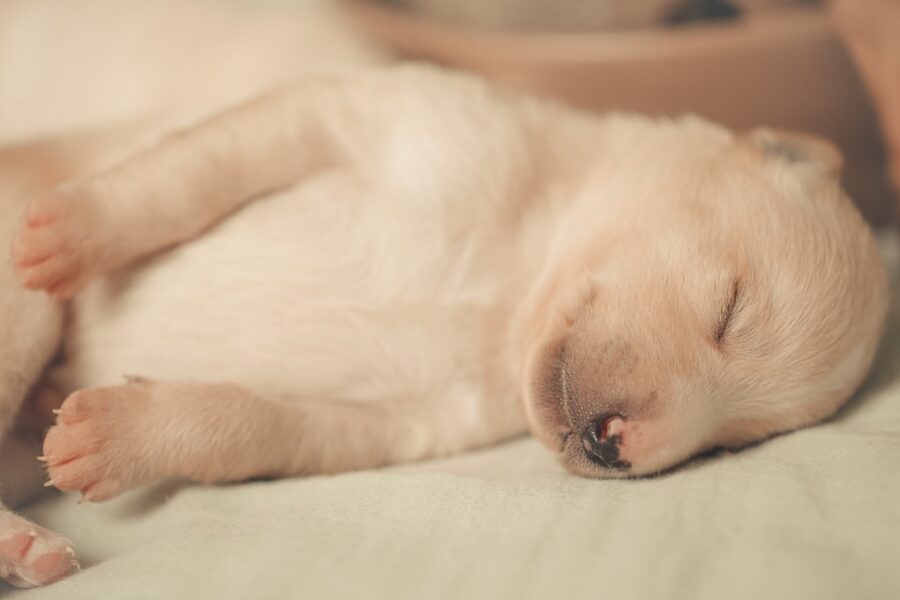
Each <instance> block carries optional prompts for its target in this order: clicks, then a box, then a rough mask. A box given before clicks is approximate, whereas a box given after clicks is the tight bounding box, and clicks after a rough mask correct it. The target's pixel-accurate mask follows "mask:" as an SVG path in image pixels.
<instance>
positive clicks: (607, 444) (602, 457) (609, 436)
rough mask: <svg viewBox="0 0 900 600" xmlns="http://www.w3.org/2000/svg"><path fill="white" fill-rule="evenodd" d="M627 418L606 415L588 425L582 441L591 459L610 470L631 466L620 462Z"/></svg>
mask: <svg viewBox="0 0 900 600" xmlns="http://www.w3.org/2000/svg"><path fill="white" fill-rule="evenodd" d="M624 426H625V418H624V417H622V415H619V414H615V413H613V414H605V415H601V416H599V417H597V418H596V419H594V420H592V421H591V422H590V423H588V426H587V427H586V428H585V429H584V433H582V434H581V441H582V444H583V445H584V449H585V452H586V453H587V456H588V458H589V459H591V460H592V461H593V462H598V463H600V464H602V465H603V466H604V467H607V468H610V469H627V468H628V467H630V466H631V465H630V464H628V463H627V462H625V461H622V460H619V442H620V441H621V439H622V437H621V434H622V430H623V428H624Z"/></svg>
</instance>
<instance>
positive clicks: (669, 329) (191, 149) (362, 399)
mask: <svg viewBox="0 0 900 600" xmlns="http://www.w3.org/2000/svg"><path fill="white" fill-rule="evenodd" d="M140 131H141V133H139V134H135V133H134V132H133V131H131V130H123V131H122V132H121V133H119V134H117V133H115V132H112V133H108V134H104V135H102V136H100V137H98V138H93V137H85V138H83V139H80V140H73V141H70V142H67V144H71V146H70V147H71V148H79V149H80V151H75V150H73V151H69V152H64V151H62V150H60V148H61V146H60V145H59V144H56V143H50V144H48V145H45V146H39V147H37V148H19V149H17V150H16V151H15V152H13V151H11V152H13V153H12V155H13V156H17V157H19V158H20V159H21V157H22V156H23V155H25V154H23V153H26V152H27V153H30V154H28V156H30V157H31V159H29V162H31V161H35V160H37V158H36V157H38V156H43V157H44V158H43V161H44V163H45V164H47V163H53V164H55V165H57V166H58V168H57V169H54V171H58V172H59V173H61V174H62V175H60V176H61V177H63V178H65V179H66V183H64V184H62V185H58V186H54V185H50V184H51V183H52V181H47V182H46V185H44V186H36V188H42V189H38V191H35V192H33V193H31V194H29V196H30V205H29V207H28V209H27V211H26V212H25V220H24V223H23V225H22V228H21V229H20V231H19V232H18V233H17V234H16V235H15V240H14V242H13V244H12V256H13V261H14V264H15V267H16V271H17V275H18V277H19V279H20V280H21V282H23V283H24V285H25V286H26V287H29V288H33V289H36V290H46V291H49V292H50V293H51V294H52V295H54V296H55V297H56V298H58V299H69V298H73V300H72V302H71V304H70V305H69V310H70V317H69V319H68V323H67V325H66V327H65V329H64V330H62V329H61V328H60V326H59V323H60V321H59V319H60V315H61V310H60V308H59V307H58V306H55V305H53V304H51V303H48V302H47V300H46V298H44V297H43V296H41V295H40V294H34V293H31V294H29V293H26V292H23V291H20V290H17V291H15V292H14V293H12V296H11V298H12V299H13V301H14V302H16V304H12V305H11V306H12V308H11V309H10V312H9V313H8V314H4V315H2V321H0V322H2V323H5V324H8V325H7V326H8V327H9V326H12V325H13V324H15V326H16V327H25V326H27V327H30V328H33V330H32V333H33V335H32V337H31V340H32V341H28V340H27V339H26V341H20V339H22V338H21V337H19V336H17V337H16V342H15V343H16V344H20V343H21V344H22V347H21V348H19V349H16V348H17V347H15V346H14V347H13V349H14V356H15V360H17V361H19V362H18V363H17V362H14V361H11V362H10V364H11V365H13V366H14V368H12V369H10V370H9V373H7V372H6V371H4V373H3V377H8V378H10V381H13V379H12V378H13V377H18V380H16V381H19V382H20V383H19V384H18V385H19V388H10V389H17V390H18V391H17V392H15V393H13V394H10V396H9V398H8V399H6V400H5V402H6V406H7V410H6V414H11V413H13V412H15V406H16V405H17V404H18V403H19V402H21V396H22V390H23V389H24V387H26V386H27V384H28V383H32V384H33V383H35V382H36V378H37V373H38V372H39V371H40V369H41V368H42V367H43V366H44V364H45V363H46V361H47V359H48V358H49V356H50V355H51V353H52V352H54V351H55V349H56V345H55V343H56V340H57V338H58V336H62V337H63V338H64V345H63V354H62V358H61V360H60V361H59V363H58V364H56V365H55V366H54V367H53V369H52V370H51V372H50V374H49V377H48V379H47V380H46V382H48V383H52V385H54V386H56V387H58V388H60V389H61V390H62V392H63V393H64V394H66V395H68V398H67V399H66V401H65V402H64V403H63V405H62V407H61V409H60V411H59V414H58V417H57V421H56V425H55V426H54V427H53V428H52V429H51V430H50V432H49V433H48V435H47V437H46V440H45V442H44V454H45V457H44V459H45V460H46V463H47V468H48V471H49V475H50V481H51V483H52V484H53V485H55V486H57V487H59V488H60V489H63V490H77V491H81V493H82V494H83V495H84V497H85V498H86V499H88V500H95V501H99V500H104V499H107V498H110V497H113V496H115V495H117V494H119V493H121V492H123V491H125V490H127V489H130V488H132V487H135V486H138V485H142V484H144V483H147V482H149V481H152V480H155V479H158V478H163V477H171V476H182V477H188V478H192V479H194V480H197V481H201V482H220V481H238V480H242V479H246V478H250V477H260V476H277V477H280V476H290V475H299V474H309V473H335V472H340V471H346V470H352V469H362V468H371V467H378V466H382V465H388V464H395V463H399V462H406V461H412V460H420V459H425V458H430V457H435V456H440V455H446V454H450V453H455V452H460V451H463V450H466V449H470V448H474V447H477V446H481V445H485V444H490V443H496V442H498V441H500V440H503V439H505V438H508V437H511V436H515V435H519V434H522V433H524V432H525V431H527V429H528V428H529V427H530V429H531V431H532V432H533V433H534V434H535V435H536V436H537V437H538V438H540V439H541V440H542V441H543V442H544V443H546V444H547V446H548V447H549V448H550V449H551V450H552V451H554V452H556V453H558V454H559V456H560V459H561V461H562V463H563V464H564V465H565V466H566V467H567V468H569V469H570V470H572V471H573V472H575V473H579V474H583V475H588V476H593V477H621V476H628V475H642V474H648V473H655V472H659V471H661V470H664V469H667V468H670V467H672V466H674V465H676V464H677V463H679V462H681V461H683V460H686V459H688V458H689V457H690V456H692V455H694V454H696V453H698V452H701V451H703V450H705V449H708V448H711V447H714V446H728V447H736V446H740V445H743V444H746V443H749V442H752V441H756V440H760V439H763V438H765V437H767V436H770V435H773V434H775V433H779V432H783V431H789V430H792V429H796V428H798V427H803V426H807V425H810V424H812V423H815V422H817V421H819V420H821V419H823V418H825V417H827V416H828V415H830V414H831V413H833V412H834V410H836V409H837V408H838V407H839V406H840V405H841V403H842V402H843V401H845V400H846V399H847V397H848V396H849V395H850V394H851V393H852V392H853V390H854V389H856V387H857V386H858V385H859V383H860V381H861V379H862V377H863V376H864V374H865V372H866V371H867V369H868V367H869V364H870V362H871V360H872V356H873V353H874V350H875V346H876V344H877V340H878V336H879V333H880V329H881V326H882V324H883V319H884V313H885V310H886V306H887V290H886V283H885V274H884V267H883V266H882V264H881V262H880V259H879V257H878V254H877V251H876V249H875V246H874V243H873V240H872V236H871V233H870V232H869V230H868V228H867V226H866V225H865V223H863V221H862V220H861V218H860V217H859V215H858V213H857V212H856V210H855V209H854V208H853V206H852V204H851V203H850V202H849V200H848V199H847V198H846V197H845V196H844V195H843V193H842V192H841V190H840V188H839V186H838V184H837V181H836V177H835V173H836V171H837V169H838V168H839V165H838V158H837V156H838V155H837V154H836V153H835V152H834V151H833V150H832V149H830V148H829V147H828V146H827V145H824V143H823V142H819V141H817V140H808V139H803V138H796V137H792V136H787V135H784V134H780V133H777V132H768V131H764V130H760V131H756V132H752V133H750V134H746V135H735V134H733V133H731V132H729V131H727V130H724V129H722V128H720V127H718V126H716V125H713V124H710V123H707V122H704V121H702V120H699V119H695V118H685V119H679V120H674V121H653V120H649V119H645V118H642V117H634V116H623V115H611V116H607V117H596V116H591V115H587V114H583V113H580V112H577V111H574V110H570V109H567V108H564V107H560V106H557V105H553V104H550V103H545V102H542V101H538V100H534V99H530V98H525V97H521V96H519V95H517V94H514V93H512V92H508V91H506V90H502V89H498V88H495V87H493V86H491V85H489V84H486V83H484V82H482V81H480V80H477V79H475V78H471V77H467V76H463V75H457V74H452V73H447V72H442V71H440V70H437V69H434V68H429V67H415V66H407V67H399V68H387V69H374V70H366V71H360V72H355V73H352V72H344V73H341V74H334V75H316V76H307V77H302V78H301V79H300V80H299V81H298V82H297V83H295V84H293V85H291V86H288V87H286V88H283V89H281V90H279V91H275V92H272V93H270V94H268V95H266V96H264V97H262V98H260V99H258V100H254V101H251V102H248V103H245V104H243V105H241V106H239V107H237V108H234V109H231V110H229V111H227V112H225V113H223V114H220V115H218V116H215V117H212V118H209V119H207V120H205V121H202V122H200V123H198V124H196V125H194V126H192V127H190V128H189V129H186V130H183V131H181V132H179V133H176V134H174V135H169V136H165V137H163V138H162V139H161V140H160V141H158V142H156V143H154V144H153V145H150V146H148V147H145V148H144V149H142V150H139V151H137V152H136V153H134V152H132V150H133V148H132V147H131V146H133V145H137V144H135V142H134V140H135V139H136V138H141V139H150V138H153V137H154V134H153V133H152V132H153V131H154V128H153V126H152V125H151V126H150V127H149V129H147V128H146V126H142V127H141V129H140ZM148 131H150V133H149V134H148V133H147V132H148ZM129 140H131V141H129ZM141 145H142V144H141ZM42 153H43V154H42ZM97 165H106V166H102V167H98V166H97ZM109 165H112V166H109ZM69 175H71V176H72V177H69ZM51 179H53V178H51ZM14 208H15V207H13V208H10V209H4V210H14ZM5 283H6V285H7V287H8V288H9V289H16V288H14V286H13V282H11V281H9V277H8V276H7V280H6V282H5ZM7 293H10V292H7ZM17 298H18V300H17ZM728 313H731V314H730V318H729V314H728ZM29 319H30V320H32V324H31V325H29ZM35 321H36V322H35ZM4 339H6V337H4ZM20 357H21V358H20ZM15 365H21V366H15ZM3 368H4V369H7V368H8V367H7V366H5V365H4V367H3ZM123 376H129V379H127V380H125V379H123ZM22 381H24V382H25V383H21V382H22ZM610 415H612V416H613V417H614V418H615V419H618V421H617V424H616V426H615V429H614V432H615V435H611V436H607V437H603V436H602V435H601V434H604V432H597V431H596V428H597V423H596V420H597V419H598V418H603V417H608V418H613V417H609V416H610ZM7 422H9V420H8V421H7ZM604 422H605V421H604ZM611 431H613V430H611ZM593 434H596V435H598V436H600V437H603V439H599V440H595V441H596V442H597V445H596V446H591V443H590V441H589V436H590V435H593ZM10 518H11V519H12V518H13V516H11V517H10ZM16 518H17V517H16ZM17 526H18V525H17ZM10 527H11V528H12V529H13V531H15V527H13V526H10ZM15 535H18V534H15ZM15 535H12V534H11V535H10V536H9V537H8V538H6V539H8V540H13V541H15V540H19V539H20V538H17V537H15ZM40 539H41V540H44V539H47V538H46V537H45V536H41V537H40ZM10 543H11V544H12V542H10ZM16 543H18V542H16ZM3 544H4V539H3V537H2V531H0V558H3V559H4V560H6V561H7V563H6V564H7V565H8V566H7V569H8V572H9V573H10V577H11V578H18V583H20V584H21V583H23V581H24V583H40V582H43V581H48V580H52V579H53V578H54V577H58V576H60V575H61V574H63V573H65V572H66V571H67V570H68V568H69V564H70V563H69V562H66V560H64V557H65V556H67V555H66V554H65V551H64V548H65V545H64V542H59V544H60V545H58V546H56V547H55V548H57V549H56V550H54V551H53V553H50V554H49V555H50V556H52V557H58V562H57V563H54V564H53V565H52V566H53V567H54V568H52V569H51V568H49V567H48V568H45V569H43V570H41V569H37V568H36V567H33V565H31V566H29V565H30V563H29V564H20V563H16V561H14V560H12V559H11V558H9V556H7V555H6V554H4V547H3ZM12 545H13V546H15V544H12ZM48 560H49V559H48ZM28 569H31V570H30V571H29V570H28ZM25 575H29V576H30V579H29V577H26V576H25Z"/></svg>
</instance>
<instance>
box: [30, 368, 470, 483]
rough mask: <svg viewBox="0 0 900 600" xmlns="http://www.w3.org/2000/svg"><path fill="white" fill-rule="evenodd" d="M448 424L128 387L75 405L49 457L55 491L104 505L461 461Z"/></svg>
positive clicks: (234, 389)
mask: <svg viewBox="0 0 900 600" xmlns="http://www.w3.org/2000/svg"><path fill="white" fill-rule="evenodd" d="M447 417H448V415H447V414H446V410H445V411H444V414H443V416H441V415H438V414H437V411H434V413H433V414H432V413H428V414H415V413H413V411H412V407H410V406H407V407H404V408H403V409H401V408H399V407H397V408H391V407H384V406H379V407H369V406H363V405H356V404H346V403H332V402H299V403H297V402H286V401H283V400H279V399H274V398H267V397H260V396H258V395H256V394H254V393H252V392H250V391H248V390H246V389H244V388H241V387H238V386H235V385H230V384H207V383H190V382H175V383H163V382H156V381H147V380H131V381H129V383H127V384H126V385H123V386H119V387H110V388H97V389H87V390H82V391H79V392H76V393H74V394H72V395H71V396H69V397H68V398H67V399H66V401H65V402H64V403H63V406H62V410H61V412H60V413H59V415H58V420H57V425H56V426H55V427H53V428H52V429H51V430H50V432H49V433H48V434H47V437H46V440H45V442H44V454H45V456H46V460H47V466H48V470H49V473H50V481H51V482H52V483H53V485H55V486H56V487H58V488H59V489H62V490H67V491H76V490H77V491H80V492H81V493H82V494H83V495H84V497H85V498H86V499H87V500H93V501H100V500H106V499H108V498H112V497H113V496H116V495H117V494H119V493H121V492H123V491H125V490H127V489H130V488H133V487H136V486H139V485H142V484H145V483H148V482H150V481H153V480H156V479H160V478H165V477H186V478H189V479H192V480H194V481H200V482H206V483H212V482H227V481H240V480H245V479H248V478H254V477H281V476H290V475H299V474H314V473H337V472H342V471H349V470H355V469H365V468H372V467H378V466H383V465H389V464H394V463H401V462H408V461H413V460H418V459H424V458H428V457H432V456H435V455H437V454H441V453H447V452H450V451H458V450H459V449H461V448H464V447H466V445H467V444H466V440H462V439H460V436H459V435H458V433H459V431H458V430H459V428H458V427H455V426H454V424H453V422H452V416H450V419H449V420H448V418H447ZM451 433H452V435H451ZM468 445H469V446H471V445H473V444H472V442H471V440H470V441H469V443H468Z"/></svg>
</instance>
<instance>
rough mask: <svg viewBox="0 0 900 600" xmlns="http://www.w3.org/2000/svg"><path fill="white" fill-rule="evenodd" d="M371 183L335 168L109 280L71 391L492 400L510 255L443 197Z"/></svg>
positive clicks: (87, 322)
mask: <svg viewBox="0 0 900 600" xmlns="http://www.w3.org/2000/svg"><path fill="white" fill-rule="evenodd" d="M360 192H361V188H360V186H358V185H357V184H356V183H354V181H353V180H352V179H349V178H347V177H342V176H340V175H332V176H328V177H325V178H321V179H319V180H317V181H314V182H311V183H309V184H306V185H304V186H302V187H299V188H296V189H294V190H292V191H289V192H286V193H283V194H280V195H278V196H274V197H272V198H268V199H264V200H262V201H259V202H257V203H255V204H253V205H251V206H250V207H248V208H247V209H245V210H243V211H241V212H239V213H237V214H236V215H234V216H232V217H230V218H229V219H228V220H227V221H226V222H224V223H222V224H221V225H220V226H219V227H217V228H215V229H214V230H212V231H210V232H208V233H206V234H204V235H203V236H201V237H199V238H198V239H196V240H193V241H191V242H189V243H187V244H185V245H183V246H181V247H179V248H176V249H174V250H172V251H169V252H167V253H165V254H164V255H161V256H159V257H157V258H155V259H153V260H150V261H148V262H146V263H145V264H142V265H138V266H137V267H135V268H133V269H132V270H131V271H129V272H127V273H124V274H122V275H119V276H116V277H114V278H111V279H109V280H107V281H103V282H99V283H98V284H96V285H94V286H93V287H92V288H91V289H89V290H88V291H86V292H85V293H84V294H83V295H82V297H80V298H79V299H78V301H77V302H76V303H75V305H74V307H73V315H72V322H71V326H70V330H69V334H68V336H67V345H66V352H65V355H64V360H63V363H62V364H61V365H60V367H59V368H57V369H56V370H55V372H54V374H53V377H54V379H55V380H56V382H57V383H58V384H59V385H60V386H61V387H62V388H63V389H65V390H66V391H71V390H74V389H77V388H84V387H91V386H98V385H110V384H116V383H119V382H121V381H122V377H123V375H143V376H148V377H155V378H161V379H193V380H208V381H230V382H234V383H239V384H242V385H245V386H248V387H250V388H252V389H254V390H258V391H260V392H262V393H271V394H278V395H283V396H285V397H291V398H315V399H347V400H355V401H396V402H407V401H419V400H420V399H429V398H437V397H445V396H446V395H447V394H448V393H449V394H452V395H454V396H457V397H460V398H465V397H469V398H471V399H472V401H473V402H478V398H477V396H478V394H480V393H481V389H482V383H481V382H482V378H483V373H482V365H483V364H484V357H483V356H482V351H483V346H484V339H483V337H482V335H483V334H482V332H483V331H484V328H483V327H482V320H483V319H484V314H485V309H486V308H487V307H488V306H489V305H490V304H491V302H493V301H494V300H495V298H494V294H495V292H494V290H493V289H491V286H490V284H487V283H480V282H488V281H492V280H494V278H493V277H491V273H490V271H491V269H492V268H493V267H494V266H492V265H490V264H488V263H486V262H484V261H483V260H480V257H479V256H478V255H479V254H480V250H478V246H479V244H481V242H479V240H478V233H477V231H476V232H473V233H472V234H471V239H469V240H468V241H467V242H464V243H463V246H464V247H461V246H460V245H459V239H458V237H457V236H456V235H451V234H449V233H446V232H442V231H440V230H439V229H437V228H436V225H434V224H435V223H439V222H440V219H436V218H434V216H433V215H428V214H427V209H425V210H404V208H403V207H402V206H397V203H396V202H395V201H394V199H390V198H379V197H378V195H377V194H373V193H372V192H371V190H368V191H367V193H366V194H365V195H363V194H361V193H360ZM419 208H420V209H421V207H419ZM453 244H456V245H455V246H454V245H453ZM461 256H463V257H464V256H467V257H469V258H468V259H463V258H459V257H461Z"/></svg>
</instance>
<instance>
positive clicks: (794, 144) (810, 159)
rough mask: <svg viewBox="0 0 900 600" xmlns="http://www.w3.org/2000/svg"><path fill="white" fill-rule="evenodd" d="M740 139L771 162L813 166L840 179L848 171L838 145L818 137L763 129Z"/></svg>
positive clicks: (755, 130) (748, 133) (751, 132)
mask: <svg viewBox="0 0 900 600" xmlns="http://www.w3.org/2000/svg"><path fill="white" fill-rule="evenodd" d="M739 139H741V141H742V142H744V143H748V144H750V145H751V146H752V147H753V148H754V149H755V150H756V151H758V152H761V153H762V155H763V156H764V157H765V158H766V159H769V160H782V161H786V162H789V163H795V164H806V165H810V166H813V167H816V168H819V169H821V170H822V172H824V173H827V174H828V175H831V176H834V177H840V175H841V171H842V170H843V168H844V157H843V156H842V155H841V151H840V150H838V148H837V146H835V145H834V144H832V143H831V142H829V141H828V140H826V139H824V138H820V137H817V136H814V135H810V134H806V133H795V132H792V131H782V130H778V129H763V128H760V129H754V130H752V131H750V132H747V133H746V134H744V135H742V136H740V138H739Z"/></svg>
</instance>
